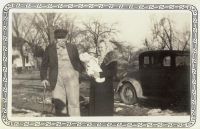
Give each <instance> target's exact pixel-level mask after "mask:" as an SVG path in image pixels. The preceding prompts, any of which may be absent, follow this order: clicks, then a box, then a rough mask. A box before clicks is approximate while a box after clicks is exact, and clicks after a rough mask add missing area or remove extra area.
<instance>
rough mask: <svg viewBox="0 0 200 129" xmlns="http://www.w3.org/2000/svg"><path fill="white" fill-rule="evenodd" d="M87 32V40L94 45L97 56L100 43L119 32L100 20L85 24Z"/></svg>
mask: <svg viewBox="0 0 200 129" xmlns="http://www.w3.org/2000/svg"><path fill="white" fill-rule="evenodd" d="M83 25H84V31H85V33H84V34H85V40H87V42H90V43H92V44H93V45H94V48H95V50H96V54H97V55H98V51H99V50H98V46H99V43H100V42H101V41H103V40H105V39H107V38H109V37H111V36H112V35H114V34H116V33H117V32H118V31H117V30H116V29H115V28H114V24H113V25H108V24H106V23H102V22H101V21H100V20H98V19H94V20H91V21H89V22H88V23H83Z"/></svg>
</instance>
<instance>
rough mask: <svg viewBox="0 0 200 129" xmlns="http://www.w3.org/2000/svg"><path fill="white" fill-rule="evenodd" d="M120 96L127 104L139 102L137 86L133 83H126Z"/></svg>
mask: <svg viewBox="0 0 200 129" xmlns="http://www.w3.org/2000/svg"><path fill="white" fill-rule="evenodd" d="M120 98H121V100H122V101H123V102H124V103H125V104H129V105H131V104H135V103H137V95H136V92H135V88H134V87H133V86H132V84H131V83H125V84H124V85H123V86H122V88H121V90H120Z"/></svg>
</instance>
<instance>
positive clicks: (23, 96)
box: [12, 71, 189, 117]
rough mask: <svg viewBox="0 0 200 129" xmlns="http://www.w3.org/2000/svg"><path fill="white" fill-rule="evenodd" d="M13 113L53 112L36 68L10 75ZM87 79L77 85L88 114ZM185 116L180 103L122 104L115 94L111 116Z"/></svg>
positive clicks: (50, 114) (144, 101)
mask: <svg viewBox="0 0 200 129" xmlns="http://www.w3.org/2000/svg"><path fill="white" fill-rule="evenodd" d="M12 83H13V85H12V115H13V116H22V117H23V116H30V117H41V116H53V114H52V112H53V108H52V104H51V93H50V91H48V90H46V91H45V96H44V90H43V87H42V86H41V82H40V78H39V71H34V72H26V73H22V74H16V73H14V74H13V79H12ZM89 89H90V88H89V82H88V81H82V82H81V85H80V94H81V97H80V104H81V115H82V116H88V103H89ZM164 115H165V116H166V115H167V116H186V115H189V111H188V110H187V109H186V108H185V107H183V106H177V105H163V104H160V103H158V102H154V101H150V100H140V101H139V102H138V103H137V104H135V105H126V104H124V103H122V102H121V101H120V98H119V96H118V95H117V94H115V103H114V116H164Z"/></svg>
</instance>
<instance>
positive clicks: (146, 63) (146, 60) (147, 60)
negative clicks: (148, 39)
mask: <svg viewBox="0 0 200 129" xmlns="http://www.w3.org/2000/svg"><path fill="white" fill-rule="evenodd" d="M148 64H149V56H145V57H144V65H148Z"/></svg>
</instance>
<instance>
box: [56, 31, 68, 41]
mask: <svg viewBox="0 0 200 129" xmlns="http://www.w3.org/2000/svg"><path fill="white" fill-rule="evenodd" d="M67 33H68V31H67V30H64V29H57V30H55V31H54V37H55V39H64V38H65V37H66V35H67Z"/></svg>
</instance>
